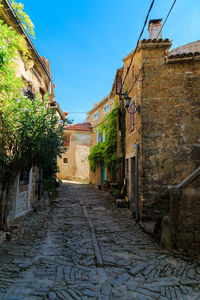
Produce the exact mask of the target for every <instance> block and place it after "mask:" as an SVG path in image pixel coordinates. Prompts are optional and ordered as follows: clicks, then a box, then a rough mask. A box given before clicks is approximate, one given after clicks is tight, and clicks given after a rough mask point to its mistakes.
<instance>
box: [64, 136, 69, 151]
mask: <svg viewBox="0 0 200 300" xmlns="http://www.w3.org/2000/svg"><path fill="white" fill-rule="evenodd" d="M63 143H64V146H65V147H66V148H69V145H70V135H69V134H67V135H65V136H64V139H63Z"/></svg>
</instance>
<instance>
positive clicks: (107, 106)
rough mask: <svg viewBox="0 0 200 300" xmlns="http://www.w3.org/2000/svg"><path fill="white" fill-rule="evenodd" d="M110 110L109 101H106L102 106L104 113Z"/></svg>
mask: <svg viewBox="0 0 200 300" xmlns="http://www.w3.org/2000/svg"><path fill="white" fill-rule="evenodd" d="M109 110H110V103H107V104H106V105H105V106H104V109H103V111H104V114H106V113H107V112H108V111H109Z"/></svg>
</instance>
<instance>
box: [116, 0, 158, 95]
mask: <svg viewBox="0 0 200 300" xmlns="http://www.w3.org/2000/svg"><path fill="white" fill-rule="evenodd" d="M154 2H155V0H153V1H152V2H151V5H150V8H149V11H148V13H147V16H146V18H145V21H144V25H143V28H142V31H141V33H140V35H139V38H138V41H137V45H136V48H135V50H134V51H133V54H132V57H131V61H130V64H129V66H128V68H127V71H126V75H125V77H124V79H123V82H122V86H121V89H120V94H121V92H122V89H123V86H124V83H125V81H126V78H127V76H128V73H129V70H130V67H131V65H132V62H133V58H134V56H135V53H136V52H137V48H138V45H139V42H140V39H141V37H142V35H143V32H144V29H145V27H146V24H147V21H148V18H149V14H150V12H151V10H152V7H153V5H154Z"/></svg>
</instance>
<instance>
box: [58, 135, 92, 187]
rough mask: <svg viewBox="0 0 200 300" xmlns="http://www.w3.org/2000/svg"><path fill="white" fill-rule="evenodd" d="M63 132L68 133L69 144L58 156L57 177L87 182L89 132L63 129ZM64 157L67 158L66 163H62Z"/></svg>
mask: <svg viewBox="0 0 200 300" xmlns="http://www.w3.org/2000/svg"><path fill="white" fill-rule="evenodd" d="M64 133H65V134H66V135H70V145H69V148H68V150H66V152H65V153H63V154H62V157H61V158H58V167H59V169H60V172H59V173H58V174H57V176H58V178H60V179H68V180H78V181H83V182H89V161H88V155H89V153H90V132H81V131H80V132H77V131H72V130H69V131H67V130H65V132H64ZM64 158H67V159H68V163H64Z"/></svg>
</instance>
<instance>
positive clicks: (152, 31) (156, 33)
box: [149, 19, 162, 40]
mask: <svg viewBox="0 0 200 300" xmlns="http://www.w3.org/2000/svg"><path fill="white" fill-rule="evenodd" d="M149 38H150V39H151V40H154V39H156V40H159V39H162V19H154V20H150V21H149Z"/></svg>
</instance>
